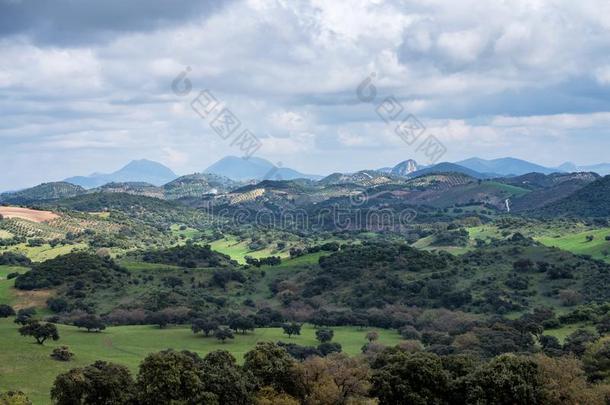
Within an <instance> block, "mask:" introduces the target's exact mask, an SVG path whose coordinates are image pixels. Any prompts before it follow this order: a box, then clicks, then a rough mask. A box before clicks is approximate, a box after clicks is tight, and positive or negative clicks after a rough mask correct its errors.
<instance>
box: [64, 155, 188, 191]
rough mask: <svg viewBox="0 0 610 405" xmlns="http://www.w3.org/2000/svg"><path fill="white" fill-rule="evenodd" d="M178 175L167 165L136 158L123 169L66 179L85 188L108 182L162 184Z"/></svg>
mask: <svg viewBox="0 0 610 405" xmlns="http://www.w3.org/2000/svg"><path fill="white" fill-rule="evenodd" d="M177 177H178V175H176V173H174V172H173V171H172V170H171V169H170V168H168V167H167V166H164V165H162V164H161V163H158V162H153V161H151V160H147V159H141V160H134V161H131V162H130V163H128V164H127V165H126V166H124V167H122V168H121V169H119V170H117V171H115V172H112V173H108V174H104V173H93V174H91V175H89V176H75V177H69V178H67V179H65V180H64V181H65V182H67V183H72V184H75V185H78V186H81V187H84V188H89V189H90V188H95V187H100V186H103V185H104V184H108V183H127V182H145V183H150V184H152V185H155V186H162V185H163V184H166V183H168V182H170V181H172V180H174V179H175V178H177Z"/></svg>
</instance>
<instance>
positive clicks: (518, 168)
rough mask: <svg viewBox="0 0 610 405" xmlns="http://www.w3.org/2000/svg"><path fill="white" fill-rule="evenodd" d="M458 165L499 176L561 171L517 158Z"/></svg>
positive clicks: (470, 161)
mask: <svg viewBox="0 0 610 405" xmlns="http://www.w3.org/2000/svg"><path fill="white" fill-rule="evenodd" d="M456 164H458V165H460V166H463V167H465V168H467V169H470V170H474V171H476V172H479V173H494V174H495V175H499V176H521V175H522V174H527V173H542V174H551V173H556V172H558V171H561V170H558V169H556V168H548V167H544V166H540V165H537V164H535V163H531V162H528V161H525V160H521V159H515V158H502V159H493V160H486V159H480V158H471V159H466V160H462V161H461V162H456Z"/></svg>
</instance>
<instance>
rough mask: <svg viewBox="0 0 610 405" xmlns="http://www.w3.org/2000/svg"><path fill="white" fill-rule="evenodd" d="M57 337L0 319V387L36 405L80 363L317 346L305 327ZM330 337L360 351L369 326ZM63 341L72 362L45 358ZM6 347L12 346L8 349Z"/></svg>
mask: <svg viewBox="0 0 610 405" xmlns="http://www.w3.org/2000/svg"><path fill="white" fill-rule="evenodd" d="M58 327H59V333H60V340H59V341H57V342H48V343H46V344H45V345H44V346H40V345H38V344H35V343H33V339H30V338H26V337H22V336H20V335H19V333H18V332H17V325H15V324H14V323H13V320H12V318H9V319H2V320H0V348H2V349H0V391H6V390H9V389H13V390H22V391H23V392H25V393H26V394H27V395H28V396H29V397H30V399H31V400H32V401H33V403H34V404H35V405H39V404H48V403H50V400H49V398H48V395H49V394H48V393H49V391H50V387H51V385H52V383H53V380H54V378H55V376H56V375H57V374H59V373H62V372H65V371H67V370H69V369H70V368H74V367H79V366H84V365H87V364H90V363H92V362H94V361H95V360H107V361H112V362H116V363H121V364H124V365H126V366H128V367H129V368H130V369H131V370H132V371H133V372H136V371H137V367H138V364H139V363H140V361H141V360H142V359H143V358H144V357H145V356H146V355H147V354H148V353H151V352H156V351H160V350H164V349H167V348H173V349H177V350H190V351H194V352H197V353H199V354H200V355H205V354H206V353H208V352H210V351H212V350H218V349H224V350H228V351H230V352H231V353H233V355H234V356H235V357H236V358H237V359H238V360H239V361H242V360H243V356H244V354H245V353H246V352H247V351H248V350H250V349H251V348H252V347H253V346H254V344H255V343H256V342H259V341H272V342H276V341H278V340H281V341H283V342H292V343H297V344H300V345H311V346H313V345H316V340H315V338H314V336H315V335H314V328H313V327H312V326H309V325H305V326H304V327H303V330H302V335H301V336H294V337H292V338H288V336H286V335H283V334H282V331H281V329H278V328H268V329H256V331H255V332H254V333H249V334H247V335H236V338H235V340H234V341H228V342H227V343H225V344H222V343H219V342H218V341H217V340H216V339H214V338H212V337H209V338H204V337H202V336H201V335H194V334H193V333H192V332H191V330H190V329H189V328H188V327H187V326H180V327H171V328H167V329H158V328H157V327H153V326H120V327H110V328H108V329H106V330H105V331H104V332H101V333H87V332H84V331H81V330H78V329H76V328H74V327H71V326H64V325H58ZM333 330H334V331H335V338H334V339H333V341H336V342H339V343H341V345H342V346H343V350H344V352H346V353H348V354H350V355H355V354H358V353H360V349H361V347H362V346H363V345H364V344H365V343H366V340H365V334H366V332H367V329H359V328H356V327H337V328H333ZM379 332H380V340H379V341H380V343H383V344H386V345H394V344H396V343H398V342H399V341H400V336H399V335H398V333H397V332H395V331H388V330H379ZM62 345H67V346H69V347H70V349H71V351H72V352H74V353H75V357H74V359H73V361H70V362H68V363H64V362H59V361H56V360H53V359H51V358H50V357H49V355H50V353H51V351H52V349H53V347H56V346H62ZM8 348H10V349H8Z"/></svg>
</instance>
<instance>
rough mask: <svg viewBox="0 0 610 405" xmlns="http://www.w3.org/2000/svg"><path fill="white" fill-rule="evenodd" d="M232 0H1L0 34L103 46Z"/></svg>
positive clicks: (207, 11) (209, 11)
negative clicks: (124, 36)
mask: <svg viewBox="0 0 610 405" xmlns="http://www.w3.org/2000/svg"><path fill="white" fill-rule="evenodd" d="M230 2H231V1H230V0H208V1H201V0H104V1H98V0H54V1H45V0H43V1H39V0H0V36H1V37H7V36H13V35H25V36H27V37H29V38H31V39H32V40H33V41H34V42H36V43H39V44H47V45H83V44H90V43H98V42H104V41H107V40H110V39H113V38H114V37H116V36H117V35H120V34H122V33H128V32H140V31H152V30H156V29H160V28H165V27H170V26H173V25H177V24H181V23H184V22H188V21H191V20H194V19H197V18H201V17H205V16H208V15H210V14H212V13H214V12H215V11H217V10H218V9H220V8H222V7H224V6H225V5H226V4H228V3H230Z"/></svg>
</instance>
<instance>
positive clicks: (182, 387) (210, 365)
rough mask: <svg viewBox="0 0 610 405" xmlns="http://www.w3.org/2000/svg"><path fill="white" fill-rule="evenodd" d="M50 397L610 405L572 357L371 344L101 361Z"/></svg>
mask: <svg viewBox="0 0 610 405" xmlns="http://www.w3.org/2000/svg"><path fill="white" fill-rule="evenodd" d="M4 395H5V397H4V398H9V395H10V398H21V399H22V396H21V395H20V394H18V393H10V394H4ZM0 398H3V397H2V396H0ZM10 398H9V399H10ZM51 398H52V400H53V402H54V403H55V404H57V405H73V404H90V405H93V404H206V405H208V404H209V405H213V404H253V405H278V404H279V405H298V404H304V405H309V404H311V405H314V404H315V405H326V404H327V405H335V404H351V405H357V404H362V405H366V404H422V405H423V404H574V405H576V404H592V405H596V404H600V405H602V404H608V403H610V387H609V386H608V385H602V384H590V383H589V382H588V381H587V375H586V373H585V370H584V369H583V365H582V363H581V361H580V360H578V359H576V358H575V357H556V358H552V357H548V356H546V355H544V354H539V355H535V356H520V355H514V354H504V355H501V356H497V357H494V358H492V359H491V360H489V361H484V360H481V359H478V358H476V357H473V356H468V355H449V356H439V355H437V354H434V353H426V352H419V351H414V350H413V349H412V348H410V347H408V345H407V346H404V345H403V346H401V345H399V346H396V347H391V348H387V347H386V348H382V347H381V346H370V345H369V346H368V348H367V349H365V350H364V353H363V355H361V356H357V357H348V356H346V355H344V354H341V353H332V354H330V355H328V356H326V357H319V356H310V357H308V358H307V359H305V360H304V361H298V360H296V359H294V358H293V357H292V356H290V354H289V353H288V351H286V350H285V349H284V348H283V347H281V346H280V345H277V344H274V343H271V342H261V343H258V344H257V345H256V346H255V347H254V348H253V349H252V350H251V351H249V352H248V353H246V355H245V356H244V363H243V365H239V364H237V362H236V359H235V358H234V357H233V356H232V355H231V354H230V353H229V352H227V351H224V350H219V351H214V352H211V353H209V354H207V355H206V356H205V357H203V358H202V357H200V356H199V355H197V354H196V353H192V352H188V351H182V352H178V351H174V350H166V351H162V352H159V353H153V354H150V355H148V356H147V357H146V358H145V359H144V360H143V361H142V363H141V364H140V366H139V370H138V372H137V374H136V375H135V376H134V375H132V373H131V372H130V371H129V369H128V368H127V367H125V366H122V365H119V364H114V363H110V362H105V361H96V362H95V363H93V364H91V365H89V366H86V367H83V368H75V369H72V370H70V371H68V372H66V373H63V374H60V375H58V376H57V378H56V379H55V382H54V384H53V387H52V389H51ZM0 403H27V401H26V402H2V401H0Z"/></svg>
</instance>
